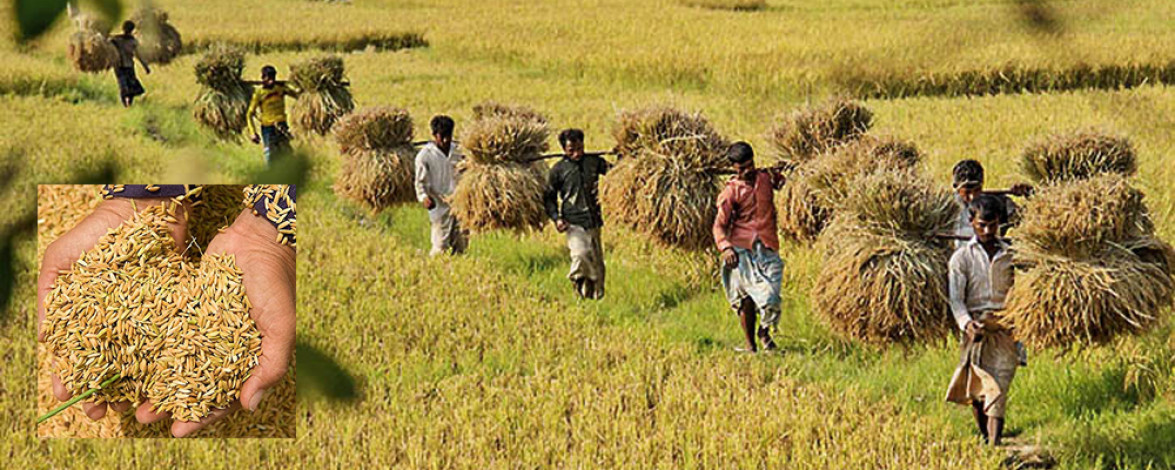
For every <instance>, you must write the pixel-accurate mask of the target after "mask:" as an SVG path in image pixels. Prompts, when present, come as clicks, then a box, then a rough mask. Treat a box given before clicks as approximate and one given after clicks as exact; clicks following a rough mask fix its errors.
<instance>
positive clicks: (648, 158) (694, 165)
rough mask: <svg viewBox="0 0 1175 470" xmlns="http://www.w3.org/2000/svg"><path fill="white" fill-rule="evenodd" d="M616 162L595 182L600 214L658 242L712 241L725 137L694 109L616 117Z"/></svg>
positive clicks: (688, 244) (696, 244)
mask: <svg viewBox="0 0 1175 470" xmlns="http://www.w3.org/2000/svg"><path fill="white" fill-rule="evenodd" d="M613 135H614V136H615V137H616V150H617V152H618V153H619V155H620V157H619V162H618V163H617V164H616V166H615V167H614V168H612V170H610V171H609V172H608V175H607V176H606V177H604V178H603V181H601V183H600V200H601V202H602V203H603V205H604V207H605V210H606V211H607V212H608V217H609V218H610V219H611V220H615V221H617V222H619V223H620V224H622V225H625V226H627V227H629V228H632V229H634V230H636V231H639V232H643V233H645V234H647V235H649V236H650V237H652V238H653V239H655V240H657V241H658V242H660V243H663V244H666V245H672V246H679V247H683V248H688V249H701V248H704V247H707V246H711V245H713V243H714V241H713V235H712V233H711V225H712V224H713V223H714V217H715V215H716V213H717V206H716V205H715V202H716V200H717V198H718V192H719V191H720V190H721V189H722V183H721V181H720V180H719V178H718V177H717V176H716V174H715V172H714V170H717V169H722V168H725V167H727V166H728V165H727V162H726V157H725V152H726V148H727V147H728V146H729V145H730V144H729V142H728V141H727V140H726V139H725V138H723V137H722V136H721V135H719V134H718V132H717V131H716V130H714V128H713V126H712V125H711V124H710V121H708V120H707V119H706V118H705V117H703V116H702V115H701V114H700V113H687V112H684V111H680V110H677V109H674V108H671V107H667V106H654V107H648V108H644V109H640V110H637V111H628V112H624V113H622V114H621V115H620V122H619V125H618V126H617V127H616V129H615V131H614V132H613Z"/></svg>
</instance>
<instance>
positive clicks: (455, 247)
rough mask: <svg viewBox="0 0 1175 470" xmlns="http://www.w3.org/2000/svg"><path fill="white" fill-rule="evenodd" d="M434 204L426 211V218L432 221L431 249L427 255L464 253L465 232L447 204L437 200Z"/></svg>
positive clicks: (465, 245)
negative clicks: (434, 205)
mask: <svg viewBox="0 0 1175 470" xmlns="http://www.w3.org/2000/svg"><path fill="white" fill-rule="evenodd" d="M436 204H437V205H436V207H433V208H432V210H430V211H428V218H429V221H430V222H431V223H432V250H431V251H429V253H428V254H429V256H436V255H439V254H441V253H452V254H461V253H464V252H465V248H466V247H467V245H468V243H467V240H466V239H465V233H464V232H462V231H461V224H460V223H459V222H458V221H457V217H455V216H454V215H453V211H452V210H451V209H450V207H449V205H448V204H444V203H442V202H439V201H438V202H436Z"/></svg>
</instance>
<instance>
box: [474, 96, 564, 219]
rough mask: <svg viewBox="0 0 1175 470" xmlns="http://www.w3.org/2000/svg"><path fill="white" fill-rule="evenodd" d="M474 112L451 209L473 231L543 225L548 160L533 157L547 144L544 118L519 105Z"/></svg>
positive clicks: (546, 128)
mask: <svg viewBox="0 0 1175 470" xmlns="http://www.w3.org/2000/svg"><path fill="white" fill-rule="evenodd" d="M483 109H484V108H483ZM503 109H513V110H514V111H512V112H502V110H503ZM475 114H478V115H480V117H478V118H476V119H474V121H473V122H472V123H471V124H470V125H469V126H468V127H467V130H466V133H465V136H464V137H463V138H462V139H461V146H462V149H463V150H464V151H465V152H466V153H467V159H466V161H465V162H464V163H465V171H464V173H463V174H462V175H461V179H460V180H459V182H458V183H457V190H456V191H455V192H454V193H453V200H452V205H453V211H454V212H453V213H454V214H455V215H456V216H457V219H458V220H460V221H461V224H462V226H463V227H466V228H469V229H470V230H471V231H474V232H481V231H486V230H493V229H511V230H527V229H536V230H537V229H540V228H542V226H543V223H544V222H546V212H545V210H544V207H543V190H544V189H545V187H546V165H545V164H543V163H542V162H537V161H536V162H532V161H530V160H531V159H534V158H535V157H538V156H539V155H541V154H542V153H543V152H545V151H547V149H548V145H547V137H548V136H549V133H550V130H549V128H548V126H547V121H546V118H543V117H542V116H541V115H538V113H535V112H533V111H529V110H527V109H526V108H518V107H515V108H497V111H496V112H478V111H477V108H475Z"/></svg>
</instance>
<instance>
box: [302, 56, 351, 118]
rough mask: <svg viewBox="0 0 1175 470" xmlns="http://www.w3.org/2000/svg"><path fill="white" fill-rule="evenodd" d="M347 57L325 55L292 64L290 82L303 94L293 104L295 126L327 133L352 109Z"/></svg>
mask: <svg viewBox="0 0 1175 470" xmlns="http://www.w3.org/2000/svg"><path fill="white" fill-rule="evenodd" d="M343 72H344V69H343V59H342V58H341V57H338V56H321V57H314V58H311V59H307V60H304V61H302V62H298V63H296V64H293V65H291V66H290V83H292V84H293V85H294V86H295V87H297V88H298V89H300V90H302V95H301V96H299V97H298V99H297V100H294V103H293V104H292V105H291V107H290V111H291V113H292V114H293V124H294V128H295V129H297V130H299V131H300V132H302V133H307V132H316V133H318V135H326V133H327V132H330V129H331V126H333V125H334V123H335V121H337V120H338V119H339V118H341V117H343V115H344V114H347V113H349V112H351V110H352V109H354V108H355V102H354V101H353V100H352V99H351V91H350V90H348V89H347V87H346V86H344V85H343Z"/></svg>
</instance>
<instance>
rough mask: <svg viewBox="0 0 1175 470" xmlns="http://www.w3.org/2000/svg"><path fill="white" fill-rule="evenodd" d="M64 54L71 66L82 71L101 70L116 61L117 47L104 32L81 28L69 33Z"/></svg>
mask: <svg viewBox="0 0 1175 470" xmlns="http://www.w3.org/2000/svg"><path fill="white" fill-rule="evenodd" d="M66 55H68V56H69V62H70V63H71V64H73V68H75V69H77V70H79V71H82V72H90V73H95V72H103V71H106V70H109V69H111V68H113V67H114V65H115V64H116V63H118V49H116V48H115V47H114V44H113V43H111V42H110V39H109V38H107V37H106V34H105V33H103V32H101V31H98V30H93V29H82V30H79V31H77V32H75V33H73V34H72V35H70V37H69V48H68V49H67V51H66Z"/></svg>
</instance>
